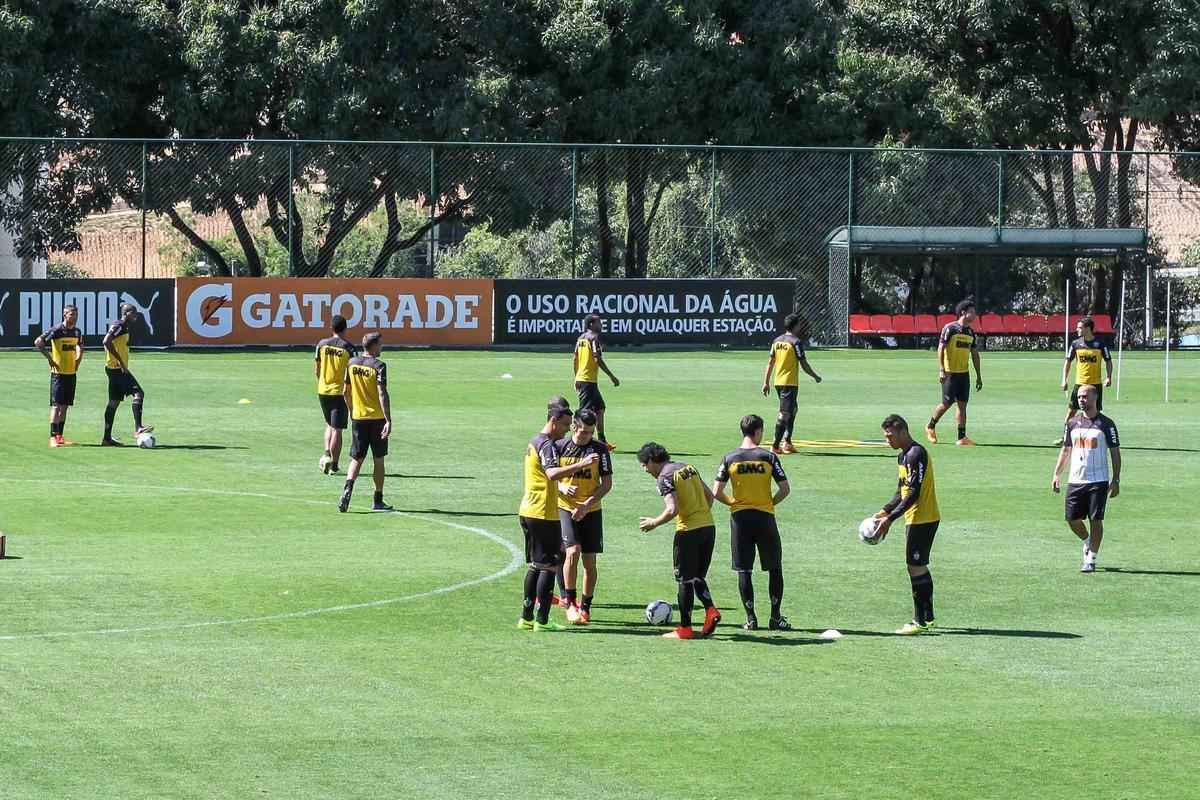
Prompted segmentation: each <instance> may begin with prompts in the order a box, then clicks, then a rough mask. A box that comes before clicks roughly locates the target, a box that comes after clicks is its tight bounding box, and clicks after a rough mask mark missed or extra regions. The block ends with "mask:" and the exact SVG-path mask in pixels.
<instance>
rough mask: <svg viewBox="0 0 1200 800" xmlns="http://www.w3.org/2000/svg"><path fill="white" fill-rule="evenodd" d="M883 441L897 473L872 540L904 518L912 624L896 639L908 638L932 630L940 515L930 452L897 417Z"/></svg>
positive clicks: (885, 429)
mask: <svg viewBox="0 0 1200 800" xmlns="http://www.w3.org/2000/svg"><path fill="white" fill-rule="evenodd" d="M880 427H882V428H883V437H884V439H886V440H887V443H888V446H889V447H891V448H892V449H893V450H899V451H900V455H898V456H897V457H896V466H897V469H898V470H899V473H900V480H899V482H898V484H897V488H896V494H895V496H893V497H892V499H891V500H890V501H888V503H887V505H885V506H884V507H883V508H881V509H880V510H879V511H878V512H876V513H875V519H877V520H878V523H877V526H876V528H875V535H876V536H878V537H879V538H880V540H882V539H884V538H885V537H886V536H887V534H888V530H889V529H890V528H891V526H892V523H893V522H895V521H896V520H898V519H900V518H901V517H904V522H905V527H904V536H905V542H904V558H905V561H906V563H907V564H908V579H909V582H910V583H911V584H912V597H913V618H912V622H909V623H908V624H906V625H904V626H903V627H902V628H900V630H898V631H896V633H898V634H900V635H902V636H912V635H914V634H918V633H924V632H925V631H928V630H931V629H932V628H933V575H931V574H930V573H929V551H930V550H932V549H933V537H934V536H936V535H937V529H938V524H939V523H940V522H941V519H942V516H941V512H940V511H939V510H938V502H937V492H936V491H935V490H934V484H933V460H932V459H931V458H930V457H929V451H928V450H926V449H925V448H924V447H922V446H921V445H919V444H917V443H916V442H914V441H913V438H912V434H910V433H909V431H908V423H907V422H905V420H904V417H902V416H900V415H899V414H890V415H888V417H887V418H886V419H884V421H883V424H882V425H881V426H880Z"/></svg>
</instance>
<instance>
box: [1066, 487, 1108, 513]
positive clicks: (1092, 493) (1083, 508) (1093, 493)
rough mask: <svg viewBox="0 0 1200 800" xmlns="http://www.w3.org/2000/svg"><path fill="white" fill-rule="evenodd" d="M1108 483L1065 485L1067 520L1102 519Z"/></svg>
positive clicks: (1106, 503) (1106, 502) (1106, 500)
mask: <svg viewBox="0 0 1200 800" xmlns="http://www.w3.org/2000/svg"><path fill="white" fill-rule="evenodd" d="M1107 505H1108V481H1099V482H1097V483H1068V484H1067V519H1068V520H1077V519H1091V520H1096V519H1104V508H1105V506H1107Z"/></svg>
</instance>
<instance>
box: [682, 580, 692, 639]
mask: <svg viewBox="0 0 1200 800" xmlns="http://www.w3.org/2000/svg"><path fill="white" fill-rule="evenodd" d="M695 599H696V591H695V589H693V588H692V584H691V583H689V582H687V581H683V582H681V583H680V584H679V625H680V626H681V627H684V628H690V627H692V602H693V601H694V600H695Z"/></svg>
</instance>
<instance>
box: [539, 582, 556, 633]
mask: <svg viewBox="0 0 1200 800" xmlns="http://www.w3.org/2000/svg"><path fill="white" fill-rule="evenodd" d="M553 592H554V570H552V569H543V570H540V571H539V572H538V577H537V599H538V609H537V621H538V622H540V623H541V624H543V625H545V624H546V623H547V622H549V621H550V595H551V594H552V593H553Z"/></svg>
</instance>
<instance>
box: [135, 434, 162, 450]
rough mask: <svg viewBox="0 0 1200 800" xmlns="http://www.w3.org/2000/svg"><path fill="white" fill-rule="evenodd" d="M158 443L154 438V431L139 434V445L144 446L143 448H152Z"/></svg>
mask: <svg viewBox="0 0 1200 800" xmlns="http://www.w3.org/2000/svg"><path fill="white" fill-rule="evenodd" d="M156 443H157V440H156V439H155V438H154V434H153V433H139V434H138V437H137V446H138V447H140V448H142V449H143V450H149V449H150V448H152V447H154V445H155V444H156Z"/></svg>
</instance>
